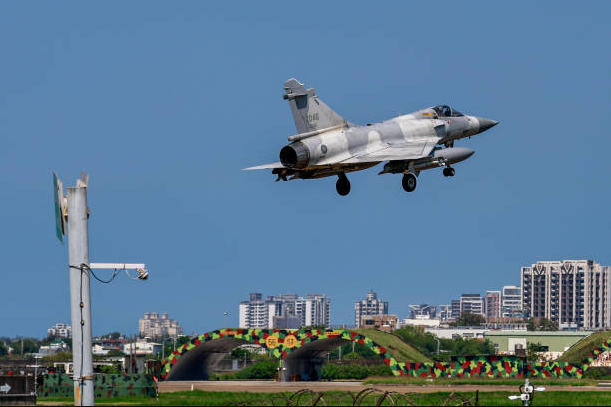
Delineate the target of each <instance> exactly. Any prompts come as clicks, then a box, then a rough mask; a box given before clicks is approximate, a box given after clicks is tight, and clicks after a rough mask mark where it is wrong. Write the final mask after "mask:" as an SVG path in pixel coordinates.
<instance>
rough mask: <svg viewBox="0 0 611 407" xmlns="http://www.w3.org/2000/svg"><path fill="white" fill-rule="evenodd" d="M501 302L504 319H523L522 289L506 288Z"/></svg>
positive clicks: (509, 286)
mask: <svg viewBox="0 0 611 407" xmlns="http://www.w3.org/2000/svg"><path fill="white" fill-rule="evenodd" d="M501 302H502V304H501V317H502V318H522V316H523V313H522V289H521V288H520V287H516V286H515V285H506V286H504V287H503V294H502V297H501Z"/></svg>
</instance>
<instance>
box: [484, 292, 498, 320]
mask: <svg viewBox="0 0 611 407" xmlns="http://www.w3.org/2000/svg"><path fill="white" fill-rule="evenodd" d="M485 314H486V315H485V316H486V321H490V320H494V319H498V318H500V317H501V292H500V291H486V313H485Z"/></svg>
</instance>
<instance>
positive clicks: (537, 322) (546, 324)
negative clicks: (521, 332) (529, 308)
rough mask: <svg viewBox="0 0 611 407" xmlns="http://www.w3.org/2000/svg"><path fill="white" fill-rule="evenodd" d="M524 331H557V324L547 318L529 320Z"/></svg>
mask: <svg viewBox="0 0 611 407" xmlns="http://www.w3.org/2000/svg"><path fill="white" fill-rule="evenodd" d="M526 329H527V330H528V331H557V330H558V324H557V323H556V322H554V321H550V320H549V319H547V318H529V319H528V325H527V326H526Z"/></svg>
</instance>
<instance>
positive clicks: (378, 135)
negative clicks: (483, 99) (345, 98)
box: [245, 79, 498, 196]
mask: <svg viewBox="0 0 611 407" xmlns="http://www.w3.org/2000/svg"><path fill="white" fill-rule="evenodd" d="M284 90H285V91H286V94H285V95H284V99H285V100H288V102H289V105H290V107H291V112H292V113H293V119H294V120H295V126H296V127H297V134H295V135H292V136H290V137H289V138H288V141H289V142H290V144H289V145H287V146H285V147H283V148H282V149H281V150H280V162H275V163H272V164H266V165H260V166H257V167H250V168H245V170H262V169H271V170H272V174H275V175H277V176H278V179H276V181H279V180H283V181H286V180H287V179H291V180H292V179H298V178H301V179H313V178H323V177H330V176H333V175H336V176H337V178H338V179H337V182H336V184H335V186H336V189H337V193H338V194H340V195H342V196H345V195H348V193H349V192H350V181H348V177H346V174H347V173H349V172H353V171H360V170H364V169H367V168H371V167H373V166H375V165H377V164H379V163H381V162H383V161H386V163H385V164H384V168H383V170H382V171H381V172H380V174H403V180H402V186H403V189H404V190H405V191H407V192H412V191H414V190H415V189H416V185H417V184H418V180H417V177H418V175H419V174H420V171H423V170H428V169H431V168H439V167H442V168H443V175H444V176H445V177H453V176H454V174H455V170H454V167H453V165H454V164H456V163H459V162H461V161H464V160H466V159H467V158H469V157H471V155H473V153H474V151H473V150H470V149H468V148H464V147H454V142H455V141H456V140H459V139H462V138H465V137H471V136H474V135H476V134H480V133H482V132H484V131H486V130H488V129H490V128H491V127H493V126H495V125H497V124H498V122H497V121H494V120H490V119H484V118H482V117H477V116H468V115H464V114H462V113H460V112H459V111H457V110H455V109H453V108H451V107H450V106H446V105H440V106H434V107H429V108H426V109H422V110H419V111H417V112H414V113H409V114H406V115H402V116H398V117H395V118H392V119H389V120H386V121H383V122H381V123H375V124H367V125H366V126H358V125H355V124H353V123H350V122H348V121H347V120H345V119H344V118H342V117H341V116H340V115H338V114H337V113H335V112H334V111H333V110H331V108H329V107H328V106H327V105H326V104H325V103H324V102H323V101H322V100H321V99H320V98H319V97H318V96H317V95H316V92H315V90H314V89H313V88H310V89H306V87H305V86H304V84H303V83H300V82H299V81H298V80H296V79H289V80H288V81H286V83H285V84H284Z"/></svg>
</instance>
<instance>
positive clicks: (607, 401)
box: [37, 391, 611, 406]
mask: <svg viewBox="0 0 611 407" xmlns="http://www.w3.org/2000/svg"><path fill="white" fill-rule="evenodd" d="M511 394H515V393H507V392H491V393H479V395H478V397H479V404H480V405H484V406H519V405H520V402H519V401H511V400H509V399H508V398H507V396H509V395H511ZM291 395H292V393H266V394H262V393H229V392H203V391H189V392H178V393H162V394H161V395H160V397H159V400H155V399H151V398H143V397H131V398H127V397H123V398H116V399H96V405H124V406H149V405H150V406H194V405H214V406H235V405H267V406H271V405H276V406H281V405H288V403H287V400H288V398H289V397H290V396H291ZM382 395H383V393H378V394H373V395H369V396H367V397H366V398H365V399H363V400H362V403H360V405H368V406H372V405H376V404H377V402H378V401H379V399H380V397H381V396H382ZM449 395H450V392H440V393H432V394H426V393H422V394H408V395H407V397H409V400H411V401H412V402H414V403H416V404H417V405H421V406H440V405H442V404H443V403H444V402H446V401H448V396H449ZM316 397H318V395H317V394H304V395H302V396H301V397H300V398H298V399H296V398H293V400H292V405H301V406H306V405H312V402H313V401H315V399H316ZM322 397H323V399H324V400H319V402H318V405H325V404H326V405H333V406H338V405H352V404H353V396H351V395H350V394H348V393H347V392H337V391H336V392H325V393H324V394H323V396H322ZM390 397H393V399H394V402H395V403H394V405H410V403H409V402H408V400H407V399H405V398H403V397H402V396H400V395H397V394H390ZM458 397H461V398H462V400H466V399H470V400H471V403H472V404H474V401H475V393H474V392H461V393H455V398H454V399H453V400H450V401H449V402H447V403H446V405H457V404H459V403H460V402H461V401H462V400H460V399H459V398H458ZM323 401H324V402H323ZM72 403H73V400H72V399H57V398H47V399H39V400H38V403H37V405H55V406H57V405H66V406H68V405H72ZM533 404H534V405H543V406H608V405H611V392H562V391H549V392H543V393H538V394H537V395H536V396H535V400H534V403H533ZM381 405H393V403H391V402H390V399H388V398H386V399H385V400H384V401H383V403H382V404H381Z"/></svg>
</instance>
